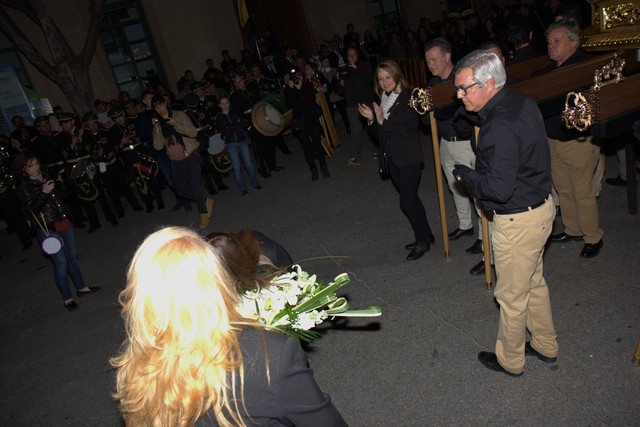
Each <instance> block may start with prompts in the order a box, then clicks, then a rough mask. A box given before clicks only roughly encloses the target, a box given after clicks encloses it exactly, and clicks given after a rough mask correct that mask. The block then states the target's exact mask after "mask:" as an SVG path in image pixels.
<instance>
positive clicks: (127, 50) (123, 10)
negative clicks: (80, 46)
mask: <svg viewBox="0 0 640 427" xmlns="http://www.w3.org/2000/svg"><path fill="white" fill-rule="evenodd" d="M148 34H149V31H148V29H147V25H146V22H145V20H144V16H143V14H142V9H141V8H140V7H139V5H138V4H137V1H135V0H129V1H126V2H122V3H115V4H110V5H105V13H104V18H103V20H102V29H101V31H100V40H102V46H103V47H104V50H105V52H106V53H107V57H108V58H109V62H110V63H111V69H112V71H113V75H114V77H115V79H116V82H117V84H118V88H119V90H120V91H126V92H129V95H131V97H134V98H137V97H139V96H140V95H141V94H142V92H143V91H144V90H145V89H146V88H147V87H148V86H153V85H155V84H156V83H158V82H159V81H160V80H164V76H163V73H162V69H160V64H158V62H157V60H156V57H157V55H156V52H155V47H154V46H153V40H152V39H151V37H150V36H149V35H148Z"/></svg>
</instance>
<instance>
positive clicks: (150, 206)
mask: <svg viewBox="0 0 640 427" xmlns="http://www.w3.org/2000/svg"><path fill="white" fill-rule="evenodd" d="M151 212H153V205H152V204H148V205H147V213H151Z"/></svg>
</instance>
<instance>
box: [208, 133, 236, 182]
mask: <svg viewBox="0 0 640 427" xmlns="http://www.w3.org/2000/svg"><path fill="white" fill-rule="evenodd" d="M207 152H208V153H209V160H210V161H211V164H212V165H213V167H214V168H216V170H217V171H218V172H220V173H227V172H229V171H230V170H231V169H232V167H231V159H229V153H227V149H226V148H225V146H224V141H223V140H222V136H221V135H220V134H219V133H216V134H215V135H213V136H211V137H210V138H209V148H207Z"/></svg>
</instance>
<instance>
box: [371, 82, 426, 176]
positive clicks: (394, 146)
mask: <svg viewBox="0 0 640 427" xmlns="http://www.w3.org/2000/svg"><path fill="white" fill-rule="evenodd" d="M410 97H411V90H410V89H403V90H402V92H400V94H399V95H398V97H397V98H396V100H395V102H394V103H393V105H392V106H391V108H390V109H389V118H388V119H386V120H385V121H383V122H382V125H379V124H378V121H377V120H375V119H374V121H373V125H372V131H373V136H374V137H377V139H378V143H379V146H380V148H381V149H382V150H384V152H386V153H387V157H389V159H390V160H391V161H392V162H393V164H394V165H396V166H397V167H400V168H401V167H404V166H410V165H414V164H416V163H422V162H423V160H424V153H423V151H422V145H420V138H419V135H420V133H419V132H418V127H419V125H420V116H419V115H418V113H416V112H415V110H413V109H412V108H411V107H409V99H410Z"/></svg>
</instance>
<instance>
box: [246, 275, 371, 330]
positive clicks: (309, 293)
mask: <svg viewBox="0 0 640 427" xmlns="http://www.w3.org/2000/svg"><path fill="white" fill-rule="evenodd" d="M348 283H349V275H348V274H347V273H342V274H340V275H338V276H337V277H336V278H335V279H334V280H333V282H331V283H329V284H328V285H326V286H324V285H323V284H322V283H321V282H317V281H316V275H315V274H314V275H312V276H310V275H309V273H307V272H306V271H304V270H303V269H302V268H301V267H300V266H299V265H294V266H293V267H292V271H291V272H289V273H284V274H281V275H279V276H277V277H275V278H273V279H272V280H271V282H270V286H266V287H263V288H261V289H257V290H247V291H245V292H244V293H243V294H242V302H241V305H240V312H241V313H242V314H243V315H244V316H245V317H248V318H252V319H257V320H259V321H260V322H261V323H263V324H264V325H266V326H268V327H271V328H274V329H278V330H279V331H281V332H283V333H285V334H287V335H291V336H293V337H296V338H298V339H299V340H301V341H306V342H311V341H313V340H315V339H317V338H318V337H319V336H320V334H319V333H318V332H315V331H311V330H310V329H311V328H313V327H315V326H317V325H319V324H321V323H322V322H323V321H324V320H325V319H327V318H330V317H331V318H333V317H335V316H343V317H378V316H381V315H382V310H381V309H380V307H375V306H374V307H368V308H366V309H362V310H349V303H348V301H347V300H346V298H344V297H340V298H338V296H337V295H336V291H337V290H338V289H340V288H342V287H343V286H345V285H346V284H348Z"/></svg>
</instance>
